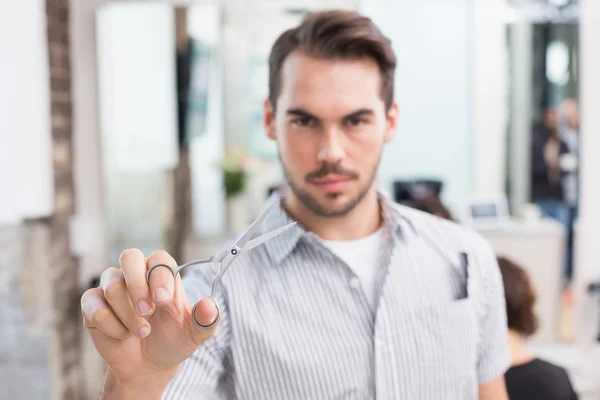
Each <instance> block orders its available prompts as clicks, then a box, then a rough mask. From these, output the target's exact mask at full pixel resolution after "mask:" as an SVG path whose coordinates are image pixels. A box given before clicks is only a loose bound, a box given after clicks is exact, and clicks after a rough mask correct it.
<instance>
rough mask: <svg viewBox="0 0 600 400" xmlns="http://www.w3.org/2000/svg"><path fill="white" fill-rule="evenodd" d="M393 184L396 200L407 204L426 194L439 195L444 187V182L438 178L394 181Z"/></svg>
mask: <svg viewBox="0 0 600 400" xmlns="http://www.w3.org/2000/svg"><path fill="white" fill-rule="evenodd" d="M392 185H393V197H394V201H396V202H397V203H400V204H406V203H409V202H410V201H412V200H415V199H418V198H423V197H426V196H437V197H439V196H440V195H441V193H442V189H443V187H444V184H443V182H442V181H440V180H436V179H415V180H407V181H404V180H402V181H394V182H393V183H392Z"/></svg>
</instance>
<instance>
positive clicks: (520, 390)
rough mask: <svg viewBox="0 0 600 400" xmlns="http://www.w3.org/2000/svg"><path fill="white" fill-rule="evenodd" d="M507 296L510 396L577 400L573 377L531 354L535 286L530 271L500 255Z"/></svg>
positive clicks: (513, 399)
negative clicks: (526, 340)
mask: <svg viewBox="0 0 600 400" xmlns="http://www.w3.org/2000/svg"><path fill="white" fill-rule="evenodd" d="M498 264H499V266H500V271H501V273H502V280H503V283H504V293H505V296H506V313H507V318H508V328H509V344H510V352H511V356H512V366H511V367H510V369H509V370H508V371H507V372H506V376H505V379H506V386H507V389H508V395H509V398H510V399H511V400H577V399H578V395H577V393H576V392H575V391H574V390H573V386H572V384H571V380H570V378H569V375H568V374H567V372H566V370H565V369H564V368H562V367H559V366H557V365H554V364H552V363H549V362H548V361H545V360H542V359H540V358H537V357H535V356H534V355H532V354H531V353H530V352H529V351H528V350H527V348H526V346H525V343H524V341H525V339H526V338H527V337H529V336H531V335H533V334H534V333H535V332H536V330H537V327H538V319H537V317H536V315H535V311H534V306H535V301H536V294H535V290H534V288H533V287H532V285H531V282H530V280H529V277H528V275H527V272H526V271H525V270H524V269H523V268H522V267H520V266H519V265H517V264H516V263H515V262H513V261H512V260H510V259H508V258H506V257H498Z"/></svg>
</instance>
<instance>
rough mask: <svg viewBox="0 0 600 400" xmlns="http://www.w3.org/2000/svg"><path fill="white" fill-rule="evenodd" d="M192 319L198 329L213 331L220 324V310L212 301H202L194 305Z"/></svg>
mask: <svg viewBox="0 0 600 400" xmlns="http://www.w3.org/2000/svg"><path fill="white" fill-rule="evenodd" d="M192 319H193V320H194V322H195V325H196V326H195V328H196V329H201V330H205V329H212V328H214V327H216V326H217V323H218V322H219V308H218V307H217V304H216V303H215V302H214V301H213V300H212V299H210V298H206V299H202V300H200V301H199V302H197V303H196V305H194V308H193V309H192Z"/></svg>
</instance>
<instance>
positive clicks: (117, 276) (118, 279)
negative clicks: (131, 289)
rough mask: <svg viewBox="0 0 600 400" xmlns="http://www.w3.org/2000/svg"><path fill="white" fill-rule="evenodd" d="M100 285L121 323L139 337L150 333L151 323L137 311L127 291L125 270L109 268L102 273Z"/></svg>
mask: <svg viewBox="0 0 600 400" xmlns="http://www.w3.org/2000/svg"><path fill="white" fill-rule="evenodd" d="M100 286H101V287H102V291H103V293H104V298H105V299H106V302H107V303H108V305H109V306H110V308H111V309H112V311H113V312H114V314H115V315H116V316H117V318H119V320H120V321H121V323H122V324H123V325H125V327H126V328H127V329H128V330H129V331H130V332H131V333H133V334H134V335H135V336H137V337H139V338H144V337H146V336H148V335H149V334H150V324H149V323H148V321H147V320H146V319H144V318H142V317H140V316H139V315H137V313H136V312H135V309H134V308H133V303H132V302H131V299H130V297H129V293H128V292H127V285H126V284H125V277H124V276H123V272H122V271H121V270H120V269H117V268H109V269H107V270H106V271H104V273H103V274H102V278H101V280H100Z"/></svg>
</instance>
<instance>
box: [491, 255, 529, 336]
mask: <svg viewBox="0 0 600 400" xmlns="http://www.w3.org/2000/svg"><path fill="white" fill-rule="evenodd" d="M498 265H499V266H500V272H501V274H502V280H503V282H504V296H505V298H506V313H507V317H508V328H509V329H512V330H514V331H516V332H519V333H520V334H522V335H525V336H531V335H533V334H534V333H535V332H536V331H537V328H538V319H537V317H536V315H535V312H534V304H535V294H534V291H533V287H532V286H531V282H530V281H529V276H528V275H527V272H525V270H524V269H523V268H521V267H520V266H519V265H517V264H516V263H515V262H514V261H512V260H510V259H508V258H506V257H498Z"/></svg>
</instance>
